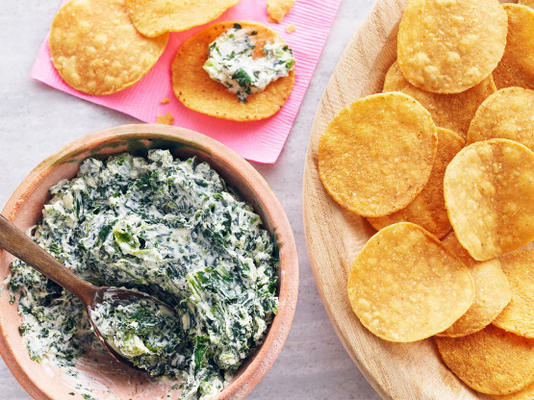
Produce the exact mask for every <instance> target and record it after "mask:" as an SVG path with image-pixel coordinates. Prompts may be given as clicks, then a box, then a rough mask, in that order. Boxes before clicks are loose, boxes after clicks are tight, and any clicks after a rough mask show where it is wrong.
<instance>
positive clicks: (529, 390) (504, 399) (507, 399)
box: [491, 382, 534, 400]
mask: <svg viewBox="0 0 534 400" xmlns="http://www.w3.org/2000/svg"><path fill="white" fill-rule="evenodd" d="M491 397H492V398H494V399H495V400H532V399H534V382H533V383H531V384H529V385H528V386H527V387H525V388H524V389H521V390H520V391H519V392H514V393H512V394H505V395H502V396H501V395H493V396H491Z"/></svg>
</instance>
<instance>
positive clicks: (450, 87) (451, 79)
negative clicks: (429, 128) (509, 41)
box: [397, 0, 507, 93]
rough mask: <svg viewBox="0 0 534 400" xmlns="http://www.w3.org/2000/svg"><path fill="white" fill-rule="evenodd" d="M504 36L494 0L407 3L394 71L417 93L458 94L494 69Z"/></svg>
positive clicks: (502, 16)
mask: <svg viewBox="0 0 534 400" xmlns="http://www.w3.org/2000/svg"><path fill="white" fill-rule="evenodd" d="M488 21H490V23H488ZM506 31H507V19H506V12H505V11H504V9H503V7H502V5H501V4H500V3H499V1H498V0H408V3H407V5H406V9H405V11H404V14H403V16H402V18H401V21H400V25H399V34H398V37H397V40H398V42H397V57H398V62H399V67H400V69H401V70H402V72H403V74H404V76H405V77H406V79H407V80H408V81H409V82H410V83H411V84H412V85H414V86H417V87H419V88H421V89H424V90H427V91H429V92H435V93H460V92H463V91H465V90H467V89H469V88H471V87H473V86H475V85H477V84H479V83H480V82H482V80H484V79H485V78H487V77H488V76H489V75H490V74H491V71H493V70H494V69H495V67H496V66H497V64H498V62H499V60H500V59H501V57H502V55H503V52H504V47H505V44H506Z"/></svg>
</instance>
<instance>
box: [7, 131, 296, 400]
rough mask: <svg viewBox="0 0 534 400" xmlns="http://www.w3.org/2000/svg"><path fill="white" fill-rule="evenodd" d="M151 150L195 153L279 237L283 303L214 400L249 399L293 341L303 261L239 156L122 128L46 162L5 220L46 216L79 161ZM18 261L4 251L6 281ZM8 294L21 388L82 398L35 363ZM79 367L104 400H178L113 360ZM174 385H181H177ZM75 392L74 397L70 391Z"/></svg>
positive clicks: (22, 224)
mask: <svg viewBox="0 0 534 400" xmlns="http://www.w3.org/2000/svg"><path fill="white" fill-rule="evenodd" d="M149 148H167V149H170V150H171V151H172V153H173V154H174V155H175V156H179V157H181V158H183V157H190V156H193V155H196V156H197V157H198V158H199V159H201V160H203V161H208V162H209V163H210V165H211V166H212V167H213V168H214V169H215V170H217V171H218V172H219V173H220V175H221V176H222V177H223V178H224V179H225V180H226V182H227V183H228V184H229V185H230V186H231V187H233V188H235V189H236V190H237V191H238V192H239V193H240V195H241V196H242V198H243V199H245V200H246V201H247V202H248V203H249V204H252V205H253V206H254V207H255V209H256V211H257V212H258V213H259V214H260V215H261V216H262V218H263V221H264V223H265V225H266V227H267V229H268V230H270V231H271V232H273V233H275V234H276V237H277V239H278V244H279V247H280V272H279V274H280V276H279V277H280V305H279V313H278V315H277V316H276V317H275V318H274V321H273V323H272V325H271V327H270V330H269V332H268V335H267V337H266V339H265V342H264V343H263V345H262V346H261V347H260V348H259V350H258V351H257V352H256V353H255V354H254V355H253V356H252V357H251V358H250V359H249V361H248V362H247V363H246V364H245V365H243V366H242V367H241V369H240V370H239V372H238V374H237V375H236V376H235V377H234V379H233V380H232V382H231V383H230V385H228V386H227V387H226V388H225V389H224V391H223V392H221V394H220V395H219V396H217V398H216V399H218V400H219V399H242V398H244V397H245V396H246V395H247V394H248V393H249V392H250V391H251V390H252V389H253V388H254V387H255V386H256V385H257V384H258V383H259V381H260V380H261V379H262V378H263V376H264V375H265V374H266V373H267V371H268V370H269V368H270V367H271V365H272V364H273V362H274V360H275V359H276V357H277V356H278V354H279V352H280V350H281V349H282V346H283V344H284V342H285V340H286V338H287V335H288V333H289V329H290V327H291V323H292V320H293V314H294V311H295V306H296V303H297V293H298V260H297V251H296V247H295V242H294V238H293V233H292V230H291V227H290V225H289V222H288V220H287V217H286V215H285V212H284V210H283V208H282V206H281V205H280V203H279V201H278V200H277V198H276V196H275V194H274V193H273V191H272V190H271V188H270V187H269V186H268V184H267V182H265V180H264V179H263V178H262V176H261V175H260V174H259V173H258V172H257V171H256V170H255V169H254V168H253V167H252V166H251V165H250V164H249V163H248V162H246V161H245V160H244V159H243V158H242V157H241V156H239V155H238V154H236V153H234V152H233V151H232V150H230V149H228V148H227V147H226V146H224V145H222V144H221V143H219V142H217V141H215V140H213V139H210V138H208V137H206V136H204V135H201V134H198V133H195V132H192V131H189V130H186V129H182V128H176V127H169V126H164V125H124V126H119V127H116V128H112V129H108V130H105V131H101V132H97V133H93V134H91V135H87V136H85V137H83V138H81V139H79V140H76V141H75V142H73V143H71V144H69V145H68V146H66V147H64V148H63V149H61V150H60V151H59V152H57V153H56V154H54V155H52V156H51V157H49V158H47V159H46V160H45V161H43V162H42V163H40V164H39V165H38V166H37V167H36V168H35V169H34V170H33V171H32V172H31V173H30V174H29V175H28V176H27V177H26V179H24V181H23V182H22V183H21V184H20V185H19V187H18V188H17V190H16V191H15V193H13V195H12V196H11V197H10V199H9V200H8V202H7V204H6V206H5V208H4V209H3V211H2V214H3V215H4V216H5V217H7V218H8V219H10V220H11V221H13V222H14V223H15V224H16V225H17V226H18V227H19V228H21V229H23V230H26V229H27V228H29V227H30V226H32V225H34V224H35V223H36V222H37V221H38V220H39V218H40V217H41V210H42V208H43V204H44V203H45V201H46V200H47V199H48V189H49V188H50V186H52V185H54V184H55V183H56V182H58V181H59V180H61V179H64V178H71V177H73V176H74V175H75V174H76V172H77V170H78V167H79V165H80V162H81V161H82V160H84V159H85V158H87V157H91V156H101V157H102V156H107V155H111V154H114V153H119V152H124V151H129V152H132V153H135V154H146V150H147V149H149ZM12 259H13V257H12V256H11V255H9V254H7V253H6V252H3V251H1V250H0V282H1V281H3V280H4V279H5V278H6V277H7V276H8V274H9V263H10V262H11V260H12ZM9 297H10V296H9V294H8V293H7V292H6V291H5V290H4V291H3V293H2V294H0V309H1V312H0V354H1V355H2V357H3V359H4V361H5V362H6V364H7V366H8V367H9V369H10V370H11V372H12V373H13V375H14V376H15V378H16V379H17V380H18V381H19V383H20V384H21V385H22V386H23V387H24V388H25V389H26V390H27V391H28V393H29V394H30V395H31V396H33V397H34V398H35V399H39V400H41V399H47V400H63V399H65V400H66V399H68V400H78V399H82V398H83V397H82V396H81V394H80V393H79V392H78V391H77V390H76V388H75V381H74V379H73V378H71V377H69V376H67V374H65V373H64V372H63V371H62V370H59V369H58V368H56V367H55V366H54V365H51V364H50V363H46V362H44V363H37V362H34V361H32V360H31V359H30V357H29V356H28V351H27V350H26V347H25V344H24V342H23V340H22V338H21V336H20V334H19V332H18V327H19V326H20V316H19V315H18V313H17V307H16V305H14V304H9ZM77 369H78V370H79V371H80V372H81V375H82V376H83V377H84V381H85V382H86V383H87V386H90V387H91V388H92V389H93V393H94V397H96V398H98V399H99V400H103V399H110V400H111V399H117V400H125V399H132V400H141V399H143V400H146V399H156V398H162V399H165V398H168V396H167V395H170V396H171V397H170V398H177V397H178V394H179V391H178V390H176V389H172V387H173V385H175V384H176V383H177V382H171V381H168V382H154V381H151V380H149V379H147V378H146V376H145V374H143V373H142V372H138V371H135V370H133V369H129V368H128V367H125V366H123V365H122V364H119V363H117V362H115V361H113V360H111V359H110V358H109V359H108V358H106V357H104V359H101V360H98V362H96V361H95V360H94V359H93V357H87V358H84V359H83V360H81V361H80V362H79V363H78V365H77ZM174 387H176V386H174ZM72 392H74V393H75V395H74V396H73V395H71V394H69V393H72Z"/></svg>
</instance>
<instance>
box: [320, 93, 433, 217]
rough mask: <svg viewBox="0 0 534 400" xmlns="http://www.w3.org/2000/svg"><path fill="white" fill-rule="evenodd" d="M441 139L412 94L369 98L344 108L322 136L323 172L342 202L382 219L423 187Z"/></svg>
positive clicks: (325, 181) (329, 188) (332, 193)
mask: <svg viewBox="0 0 534 400" xmlns="http://www.w3.org/2000/svg"><path fill="white" fill-rule="evenodd" d="M437 141H438V140H437V132H436V126H435V125H434V122H432V117H431V116H430V114H429V113H428V111H427V110H425V109H424V107H423V106H421V105H420V104H419V103H418V102H417V101H415V100H414V99H413V98H411V97H410V96H408V95H405V94H403V93H400V92H390V93H380V94H375V95H371V96H367V97H364V98H362V99H359V100H357V101H355V102H354V103H352V104H351V105H350V106H349V107H347V108H345V109H343V110H342V111H341V112H340V113H339V114H338V115H337V116H336V117H335V118H334V119H333V120H332V122H330V124H329V125H328V127H327V128H326V130H325V132H324V133H323V135H322V136H321V138H320V140H319V150H318V167H319V175H320V177H321V181H322V182H323V185H324V186H325V188H326V190H327V191H328V193H329V194H330V196H332V198H333V199H334V200H335V201H337V202H338V203H339V204H340V205H341V206H343V207H345V208H347V209H348V210H350V211H352V212H355V213H357V214H359V215H363V216H366V217H381V216H383V215H387V214H391V213H393V212H395V211H397V210H400V209H402V208H404V207H406V206H407V205H408V204H410V202H411V201H412V200H413V199H415V196H417V195H418V194H419V193H420V192H421V190H423V187H424V186H425V184H426V183H427V181H428V178H429V177H430V172H431V170H432V165H433V163H434V158H435V155H436V147H437Z"/></svg>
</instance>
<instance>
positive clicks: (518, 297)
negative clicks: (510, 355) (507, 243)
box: [493, 249, 534, 339]
mask: <svg viewBox="0 0 534 400" xmlns="http://www.w3.org/2000/svg"><path fill="white" fill-rule="evenodd" d="M499 260H500V261H501V264H502V269H503V271H504V274H505V275H506V276H507V277H508V281H509V282H510V286H511V288H512V300H511V301H510V304H508V305H507V306H506V307H505V309H504V310H503V312H502V313H500V314H499V316H498V317H497V318H496V319H495V321H493V325H495V326H498V327H499V328H501V329H504V330H506V331H509V332H512V333H515V334H516V335H520V336H524V337H526V338H529V339H534V268H533V265H534V250H533V249H524V250H520V251H517V252H514V253H512V254H507V255H506V256H503V257H501V258H500V259H499Z"/></svg>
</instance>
